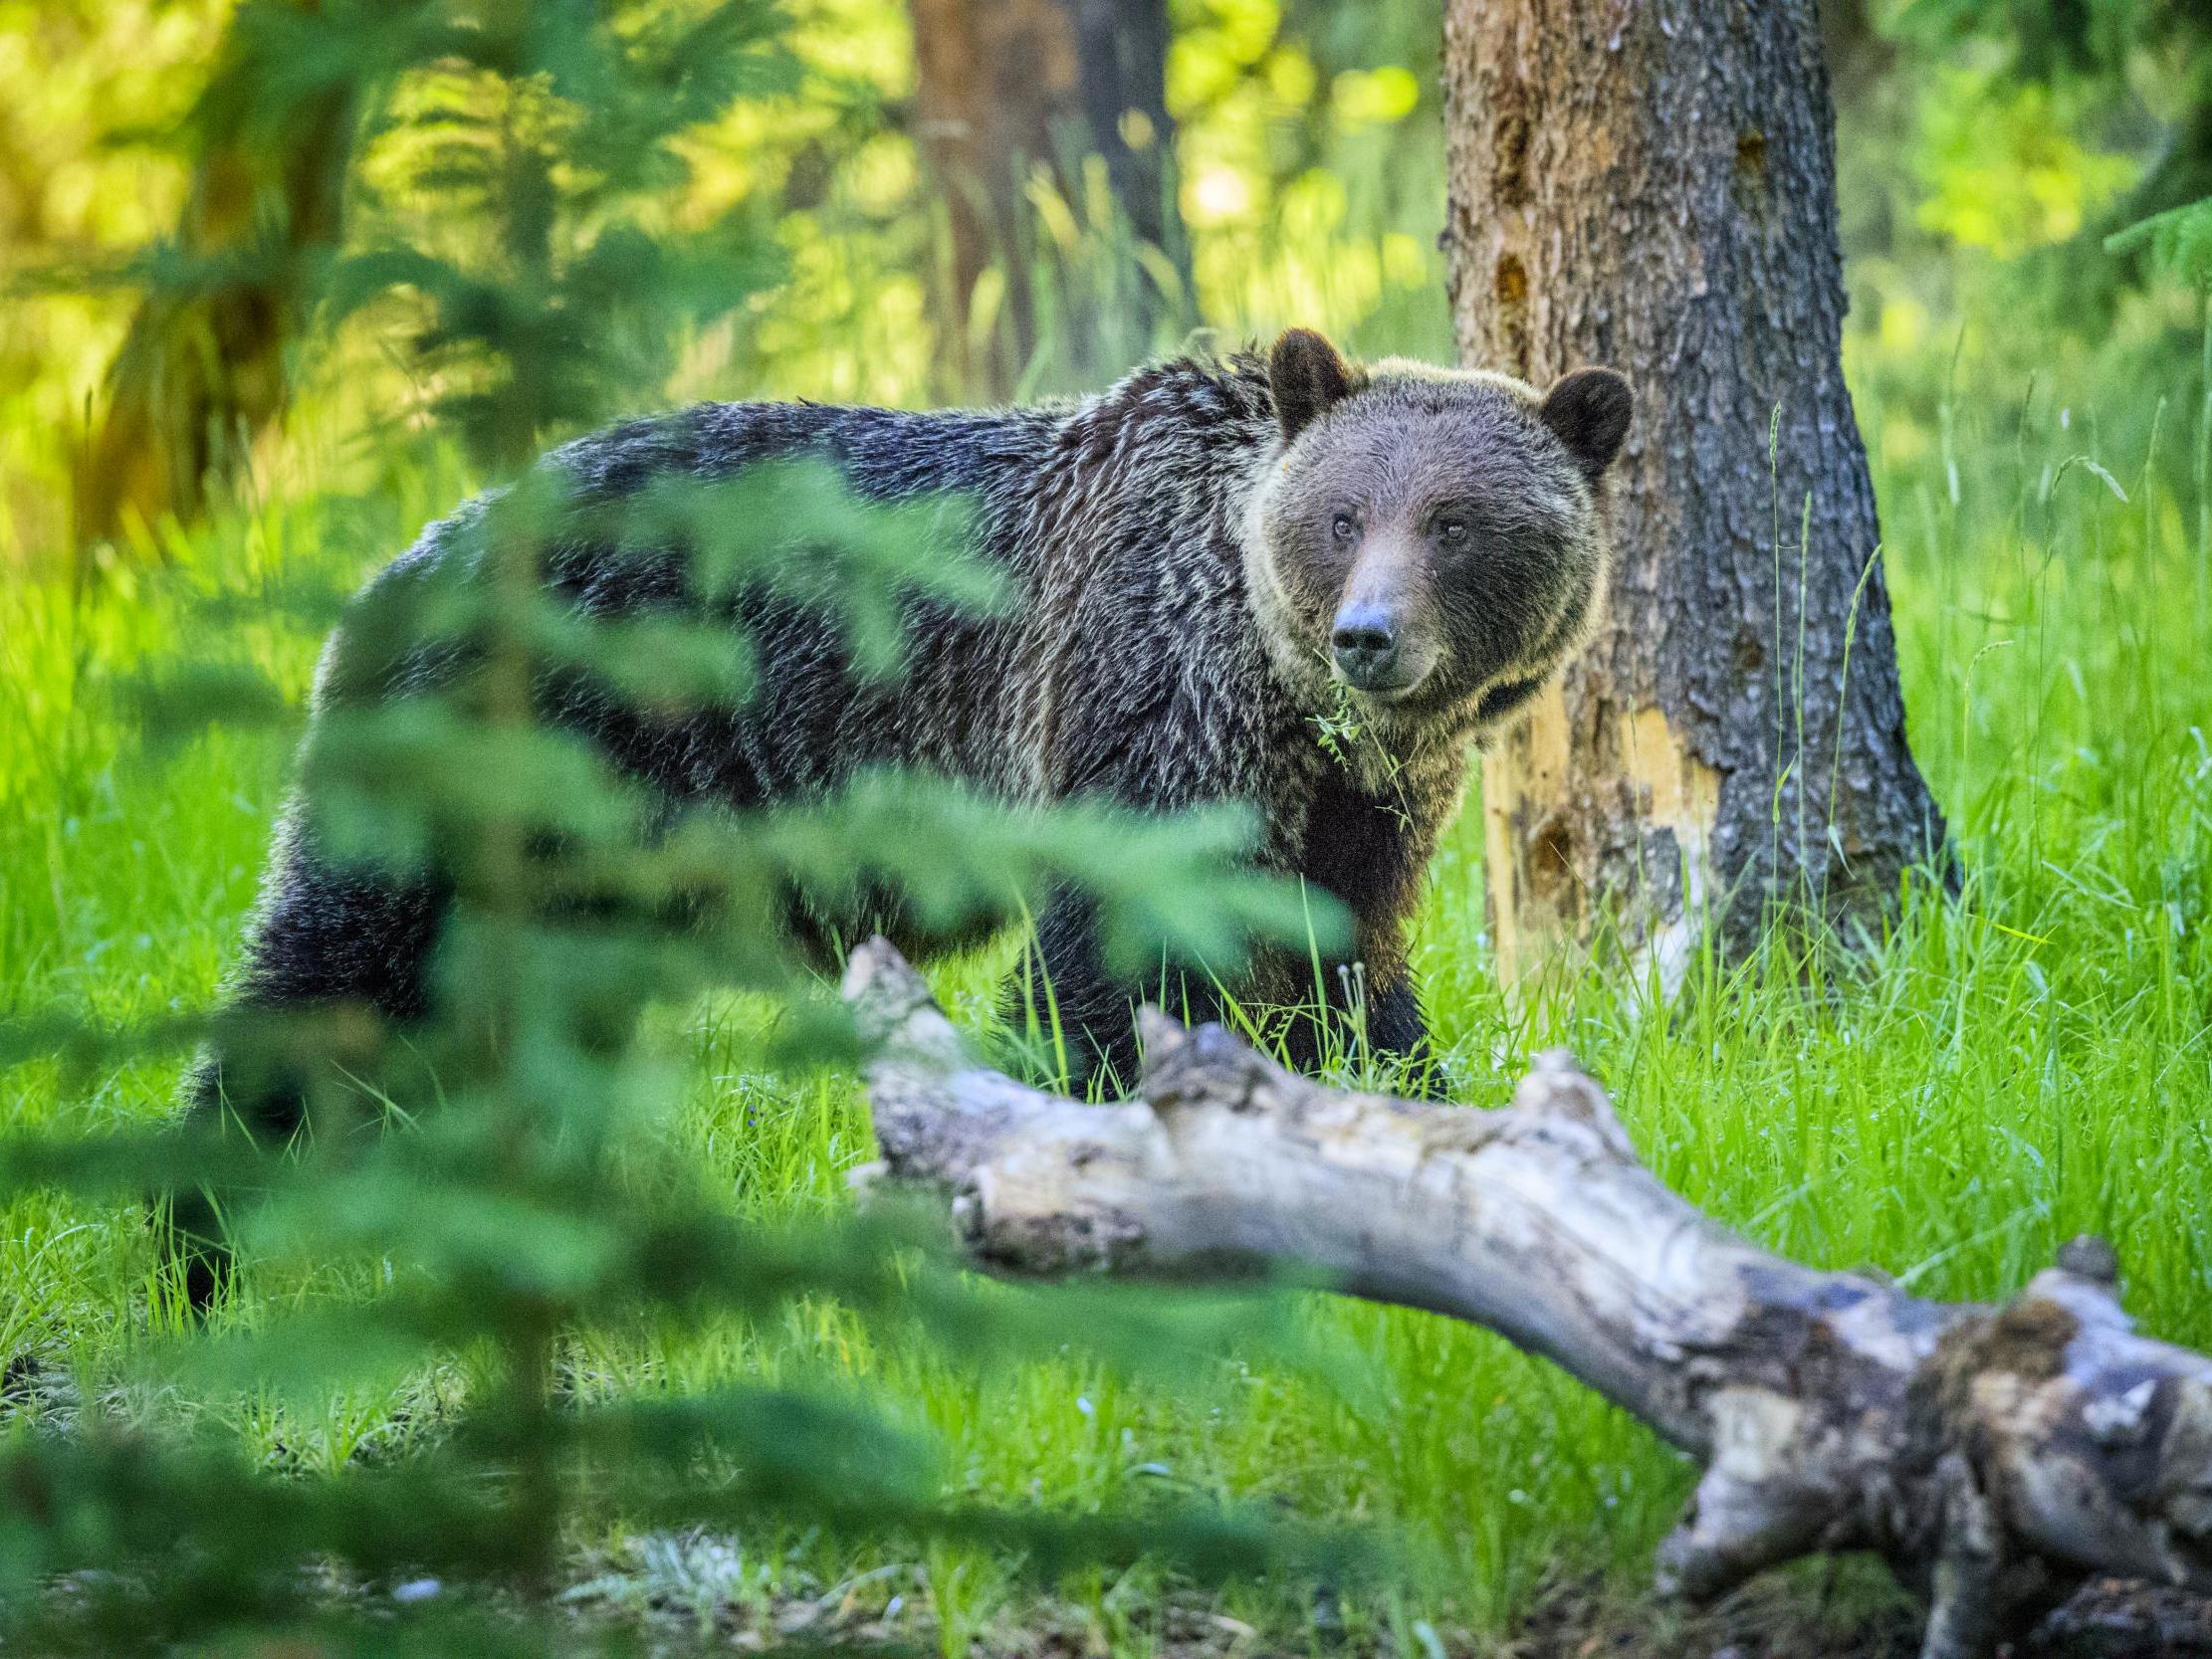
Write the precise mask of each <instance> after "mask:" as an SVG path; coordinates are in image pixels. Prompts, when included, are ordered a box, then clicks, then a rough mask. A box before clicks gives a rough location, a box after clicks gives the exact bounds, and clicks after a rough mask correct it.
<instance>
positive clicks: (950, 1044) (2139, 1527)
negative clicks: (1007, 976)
mask: <svg viewBox="0 0 2212 1659" xmlns="http://www.w3.org/2000/svg"><path fill="white" fill-rule="evenodd" d="M845 994H846V996H847V998H848V999H849V1000H850V1001H851V1002H852V1003H853V1004H854V1006H855V1008H856V1010H857V1012H858V1014H859V1017H860V1020H861V1024H862V1026H863V1030H864V1032H865V1033H866V1034H867V1035H868V1036H869V1037H870V1038H872V1039H874V1040H875V1041H877V1042H878V1043H880V1045H881V1047H880V1050H879V1052H878V1056H877V1058H876V1060H875V1061H874V1063H873V1064H872V1065H871V1067H870V1068H869V1074H868V1082H869V1092H870V1095H871V1098H872V1101H873V1105H874V1112H875V1124H876V1134H877V1137H878V1139H879V1141H881V1143H882V1149H883V1154H884V1163H883V1165H881V1166H879V1172H880V1173H882V1174H885V1175H888V1177H890V1178H893V1179H897V1180H901V1181H915V1182H930V1183H937V1184H940V1185H942V1186H944V1187H946V1188H948V1189H949V1190H950V1192H951V1194H952V1197H953V1211H954V1216H955V1218H956V1222H957V1225H958V1227H959V1229H960V1232H961V1235H962V1238H963V1240H964V1242H965V1244H966V1245H967V1247H968V1248H969V1250H970V1251H972V1252H973V1254H974V1255H975V1256H976V1257H978V1258H979V1259H980V1260H982V1261H984V1262H987V1263H989V1264H991V1265H993V1266H995V1267H998V1268H1001V1269H1006V1270H1012V1271H1020V1272H1027V1273H1040V1274H1065V1273H1071V1272H1078V1271H1104V1272H1113V1273H1167V1272H1171V1271H1172V1272H1176V1273H1179V1274H1182V1275H1185V1276H1189V1275H1192V1274H1201V1275H1209V1276H1215V1275H1226V1274H1230V1273H1236V1272H1242V1271H1250V1270H1253V1269H1256V1268H1260V1267H1264V1266H1266V1265H1268V1264H1271V1263H1299V1264H1303V1265H1305V1266H1308V1267H1310V1268H1314V1269H1318V1270H1320V1271H1321V1272H1323V1273H1325V1274H1327V1275H1329V1276H1330V1277H1331V1278H1332V1280H1333V1282H1334V1283H1335V1285H1336V1287H1337V1288H1338V1289H1340V1290H1342V1291H1344V1292H1345V1293H1347V1294H1349V1295H1353V1296H1359V1297H1364V1298H1367V1299H1369V1300H1371V1301H1377V1302H1386V1303H1395V1304H1399V1305H1403V1306H1407V1307H1414V1308H1424V1309H1429V1310H1432V1311H1434V1312H1436V1313H1439V1314H1444V1315H1448V1316H1450V1317H1452V1318H1455V1319H1461V1320H1466V1321H1469V1322H1471V1323H1474V1324H1476V1325H1481V1326H1484V1327H1486V1328H1488V1329H1490V1330H1492V1331H1495V1332H1498V1333H1499V1334H1500V1335H1502V1336H1504V1337H1506V1338H1507V1339H1508V1340H1510V1341H1511V1342H1513V1343H1515V1344H1517V1345H1518V1346H1520V1347H1521V1348H1526V1349H1528V1350H1530V1351H1531V1352H1535V1353H1539V1354H1542V1355H1544V1356H1546V1357H1547V1358H1550V1359H1552V1360H1554V1361H1555V1362H1557V1363H1558V1364H1559V1365H1561V1366H1562V1367H1564V1368H1565V1369H1566V1370H1568V1371H1569V1372H1571V1373H1572V1374H1573V1375H1575V1376H1576V1377H1578V1378H1580V1379H1581V1380H1582V1381H1584V1382H1586V1383H1588V1384H1589V1385H1590V1386H1592V1387H1594V1388H1596V1389H1598V1390H1599V1391H1600V1392H1602V1393H1604V1394H1605V1395H1606V1396H1607V1397H1608V1398H1609V1399H1612V1400H1613V1401H1615V1402H1616V1403H1618V1404H1620V1405H1621V1406H1623V1407H1624V1408H1626V1409H1627V1410H1629V1411H1631V1412H1634V1413H1635V1414H1636V1415H1637V1416H1638V1417H1639V1418H1641V1419H1642V1420H1643V1421H1645V1422H1646V1423H1648V1424H1650V1425H1651V1426H1652V1427H1653V1428H1655V1429H1656V1430H1658V1431H1659V1433H1660V1434H1662V1435H1664V1436H1665V1437H1666V1438H1667V1439H1668V1440H1670V1441H1672V1442H1673V1443H1674V1444H1675V1445H1677V1446H1680V1447H1681V1448H1683V1449H1684V1450H1685V1451H1687V1452H1689V1453H1690V1454H1692V1455H1693V1456H1695V1457H1697V1458H1698V1459H1700V1460H1701V1461H1702V1462H1703V1463H1704V1465H1705V1473H1704V1476H1703V1478H1702V1480H1701V1481H1700V1483H1699V1485H1698V1487H1697V1491H1696V1494H1695V1496H1694V1498H1693V1499H1692V1501H1691V1503H1690V1506H1689V1510H1688V1513H1687V1514H1686V1515H1685V1516H1684V1517H1683V1519H1682V1521H1681V1523H1680V1525H1679V1526H1678V1527H1677V1528H1676V1529H1675V1531H1674V1532H1673V1534H1672V1535H1671V1536H1670V1537H1669V1538H1668V1539H1667V1540H1666V1542H1665V1543H1664V1545H1663V1546H1662V1547H1661V1550H1660V1556H1659V1577H1660V1581H1661V1586H1662V1588H1665V1589H1667V1590H1669V1591H1673V1592H1678V1593H1681V1594H1684V1595H1687V1596H1690V1597H1693V1598H1697V1599H1704V1598H1709V1597H1712V1596H1716V1595H1719V1594H1721V1593H1723V1592H1725V1591H1727V1590H1728V1589H1730V1588H1732V1587H1734V1586H1735V1585H1737V1584H1738V1583H1740V1582H1742V1581H1743V1580H1744V1579H1745V1578H1747V1577H1749V1576H1750V1575H1751V1574H1753V1573H1756V1572H1758V1571H1760V1570H1761V1569H1763V1568H1765V1567H1769V1566H1773V1565H1776V1564H1778V1563H1780V1562H1783V1561H1786V1560H1789V1559H1792V1558H1794V1557H1796V1556H1800V1555H1809V1554H1813V1553H1816V1552H1835V1551H1845V1550H1869V1551H1873V1552H1875V1553H1876V1554H1878V1555H1880V1556H1882V1558H1883V1559H1885V1560H1886V1561H1887V1562H1888V1563H1889V1564H1890V1566H1891V1567H1892V1568H1893V1569H1894V1570H1895V1571H1896V1572H1897V1573H1898V1574H1899V1576H1900V1577H1903V1578H1905V1579H1906V1580H1907V1581H1909V1582H1911V1583H1913V1584H1914V1585H1915V1586H1917V1587H1918V1588H1920V1589H1922V1590H1923V1591H1925V1592H1926V1593H1927V1595H1928V1596H1929V1598H1930V1602H1931V1607H1930V1613H1929V1618H1928V1625H1927V1634H1926V1640H1925V1645H1924V1647H1923V1650H1922V1651H1923V1653H1924V1654H1925V1655H1927V1656H1929V1659H1966V1656H1969V1655H1978V1654H1985V1653H1989V1652H1991V1651H1993V1650H1994V1649H1995V1648H1996V1647H1997V1645H1998V1644H1999V1643H2000V1642H2002V1641H2004V1640H2006V1639H2008V1638H2010V1637H2012V1636H2014V1635H2016V1634H2019V1633H2022V1632H2024V1631H2025V1630H2027V1629H2028V1628H2029V1627H2030V1626H2032V1625H2033V1623H2034V1622H2035V1621H2036V1620H2037V1619H2038V1618H2040V1617H2041V1616H2042V1615H2043V1614H2044V1613H2046V1612H2047V1611H2049V1610H2050V1609H2051V1608H2052V1607H2054V1606H2055V1605H2057V1604H2058V1602H2059V1601H2061V1600H2062V1599H2064V1598H2065V1597H2066V1596H2067V1595H2068V1594H2069V1593H2070V1592H2071V1591H2072V1590H2073V1589H2074V1588H2076V1587H2077V1586H2078V1585H2079V1584H2080V1583H2081V1582H2082V1580H2083V1579H2084V1578H2085V1577H2087V1576H2088V1575H2090V1574H2092V1573H2097V1572H2102V1573H2114V1574H2122V1575H2126V1576H2130V1577H2142V1578H2148V1579H2153V1580H2157V1581H2160V1582H2164V1583H2168V1584H2177V1585H2184V1586H2189V1587H2191V1588H2205V1587H2212V1360H2207V1359H2206V1358H2204V1357H2202V1356H2200V1355H2198V1354H2195V1353H2192V1352H2189V1351H2187V1350H2185V1349H2182V1348H2174V1347H2171V1346H2168V1345H2167V1344H2164V1343H2158V1342H2154V1341H2151V1340H2149V1339H2147V1338H2143V1337H2138V1336H2136V1335H2135V1334H2134V1333H2133V1331H2132V1330H2131V1328H2130V1325H2129V1322H2128V1320H2127V1318H2126V1316H2125V1315H2124V1314H2122V1313H2121V1311H2120V1307H2119V1302H2118V1296H2117V1273H2116V1268H2115V1264H2114V1263H2113V1260H2112V1256H2111V1252H2110V1250H2109V1249H2108V1248H2107V1247H2106V1246H2104V1245H2103V1244H2102V1243H2101V1241H2098V1240H2095V1239H2087V1238H2085V1239H2078V1240H2076V1241H2075V1242H2074V1243H2073V1244H2071V1245H2069V1246H2067V1248H2066V1249H2065V1250H2064V1251H2062V1252H2061V1253H2060V1259H2059V1263H2058V1265H2057V1266H2055V1267H2053V1268H2051V1269H2049V1270H2047V1271H2046V1272H2044V1273H2042V1274H2039V1275H2038V1276H2037V1277H2036V1278H2035V1280H2034V1281H2033V1282H2032V1283H2030V1284H2029V1286H2028V1287H2027V1289H2026V1290H2025V1291H2023V1292H2022V1293H2021V1294H2020V1295H2019V1296H2018V1297H2017V1298H2015V1299H2014V1300H2013V1301H2011V1302H2009V1303H2005V1304H2003V1305H2000V1306H1983V1305H1978V1304H1970V1303H1935V1302H1927V1301H1922V1300H1920V1299H1918V1298H1915V1297H1911V1296H1907V1295H1905V1294H1904V1293H1903V1292H1902V1291H1899V1290H1897V1289H1895V1288H1893V1287H1891V1286H1889V1285H1886V1284H1883V1283H1880V1282H1879V1281H1877V1280H1875V1279H1872V1278H1867V1277H1862V1276H1859V1275H1853V1274H1845V1273H1824V1272H1817V1271H1815V1270H1813V1269H1811V1268H1806V1267H1801V1266H1799V1265H1798V1264H1796V1263H1794V1262H1790V1261H1786V1260H1784V1259H1782V1258H1780V1257H1776V1256H1773V1255H1770V1254H1768V1253H1767V1252H1765V1251H1763V1250H1760V1249H1758V1248H1757V1247H1756V1246H1754V1245H1752V1244H1750V1243H1748V1242H1746V1241H1745V1240H1743V1239H1741V1238H1738V1237H1736V1236H1735V1235H1734V1234H1732V1233H1730V1232H1728V1231H1727V1230H1726V1229H1725V1228H1723V1227H1721V1226H1720V1225H1718V1224H1717V1223H1716V1222H1714V1221H1712V1220H1711V1219H1709V1218H1708V1217H1706V1216H1705V1215H1703V1214H1701V1213H1700V1212H1699V1211H1697V1210H1696V1209H1693V1208H1692V1207H1691V1206H1690V1205H1689V1204H1687V1203H1685V1202H1684V1201H1683V1200H1682V1199H1680V1198H1679V1197H1677V1196H1675V1195H1674V1194H1673V1193H1672V1192H1670V1191H1668V1190H1667V1189H1666V1188H1665V1187H1664V1186H1662V1185H1660V1183H1659V1181H1658V1180H1657V1179H1656V1178H1654V1176H1653V1175H1652V1174H1651V1172H1650V1171H1649V1170H1647V1169H1646V1168H1645V1167H1644V1166H1643V1164H1642V1163H1641V1162H1639V1161H1638V1159H1637V1156H1636V1152H1635V1148H1634V1147H1633V1146H1632V1145H1631V1144H1630V1142H1629V1138H1628V1136H1627V1133H1626V1132H1625V1131H1624V1129H1623V1128H1622V1125H1621V1121H1620V1119H1619V1118H1618V1117H1617V1116H1616V1115H1615V1113H1614V1110H1613V1107H1612V1104H1611V1102H1610V1101H1608V1100H1607V1098H1606V1095H1605V1093H1604V1091H1603V1090H1601V1089H1600V1088H1599V1087H1598V1086H1597V1084H1596V1083H1594V1082H1593V1081H1591V1079H1590V1078H1589V1077H1588V1076H1586V1075H1585V1074H1584V1073H1583V1072H1582V1071H1581V1069H1580V1068H1579V1067H1577V1066H1576V1065H1575V1063H1574V1062H1573V1061H1572V1060H1571V1059H1569V1058H1568V1057H1567V1056H1566V1055H1565V1054H1563V1053H1553V1054H1550V1055H1547V1056H1545V1057H1544V1058H1543V1059H1542V1060H1540V1061H1539V1062H1538V1063H1537V1067H1536V1069H1535V1070H1534V1071H1533V1072H1531V1073H1530V1074H1529V1076H1528V1077H1527V1078H1526V1079H1525V1080H1524V1081H1523V1082H1522V1083H1521V1085H1520V1087H1519V1089H1518V1090H1517V1091H1516V1092H1515V1094H1514V1098H1513V1102H1512V1104H1511V1105H1510V1106H1509V1107H1506V1108H1503V1109H1501V1110H1497V1111H1491V1112H1478V1111H1467V1110H1464V1109H1461V1108H1455V1107H1448V1106H1431V1105H1415V1104H1412V1103H1409V1102H1406V1101H1401V1100H1395V1099H1392V1098H1389V1097H1386V1096H1379V1095H1360V1094H1352V1093H1348V1092H1346V1091H1342V1090H1337V1089H1330V1088H1326V1087H1323V1086H1322V1085H1320V1084H1317V1083H1312V1082H1309V1081H1307V1080H1305V1079H1303V1078H1299V1077H1296V1076H1293V1075H1291V1074H1289V1073H1287V1072H1285V1071H1283V1070H1282V1069H1281V1068H1280V1067H1278V1066H1276V1065H1274V1064H1273V1063H1272V1062H1270V1061H1268V1060H1267V1059H1265V1058H1264V1057H1262V1056H1261V1055H1259V1054H1257V1053H1255V1052H1254V1051H1253V1050H1252V1049H1250V1048H1249V1047H1247V1046H1245V1045H1244V1044H1243V1043H1241V1042H1239V1041H1238V1040H1236V1039H1235V1038H1233V1037H1231V1036H1230V1035H1228V1034H1227V1033H1226V1032H1224V1031H1222V1030H1221V1029H1219V1028H1218V1027H1214V1026H1208V1027H1205V1028H1203V1029H1201V1030H1199V1031H1197V1032H1188V1031H1185V1030H1184V1029H1182V1028H1181V1027H1179V1026H1177V1025H1175V1024H1174V1023H1173V1022H1171V1021H1170V1020H1168V1019H1167V1018H1166V1017H1165V1016H1163V1015H1160V1014H1158V1013H1156V1012H1153V1011H1151V1010H1147V1012H1146V1014H1145V1016H1144V1022H1145V1069H1144V1074H1143V1078H1142V1081H1141V1083H1140V1086H1139V1090H1138V1092H1137V1094H1136V1095H1134V1096H1132V1097H1131V1098H1130V1099H1128V1100H1126V1101H1123V1102H1121V1103H1119V1104H1116V1105H1111V1106H1102V1107H1093V1106H1084V1105H1080V1104H1078V1103H1075V1102H1072V1101H1068V1100H1065V1099H1062V1098H1059V1097H1057V1096H1053V1095H1049V1094H1045V1093H1043V1092H1041V1091H1038V1090H1035V1089H1031V1088H1028V1087H1026V1086H1024V1085H1022V1084H1020V1083H1017V1082H1015V1081H1014V1080H1012V1079H1010V1078H1007V1077H1005V1076H1002V1075H1000V1074H998V1073H996V1072H991V1071H986V1070H982V1069H979V1068H977V1067H976V1066H975V1065H974V1064H973V1062H972V1061H970V1060H969V1058H968V1057H967V1055H966V1054H965V1052H964V1050H963V1047H962V1043H961V1039H960V1037H959V1035H958V1034H957V1033H956V1032H955V1030H954V1028H953V1026H952V1025H951V1023H950V1022H949V1021H948V1020H947V1019H946V1017H945V1015H944V1014H943V1013H942V1012H941V1011H940V1010H939V1008H938V1007H937V1005H936V1004H935V1003H934V1002H933V1001H932V1000H931V998H930V995H929V991H928V988H927V987H926V986H925V985H924V983H923V982H922V980H921V978H920V976H919V975H917V974H916V973H915V972H914V970H913V969H912V968H910V967H909V966H908V965H907V964H906V963H905V962H904V961H903V960H902V959H901V958H900V957H899V955H898V953H897V952H896V951H894V950H893V949H892V948H891V947H890V946H889V945H888V944H886V943H884V942H883V941H881V940H880V939H879V940H876V941H873V942H871V943H870V944H868V945H866V946H864V947H862V948H861V949H860V950H859V951H858V952H856V953H855V955H854V956H853V959H852V963H851V966H850V968H849V970H848V972H847V975H846V980H845Z"/></svg>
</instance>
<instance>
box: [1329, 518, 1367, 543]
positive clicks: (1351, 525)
mask: <svg viewBox="0 0 2212 1659" xmlns="http://www.w3.org/2000/svg"><path fill="white" fill-rule="evenodd" d="M1329 530H1330V533H1331V534H1333V535H1334V536H1335V537H1336V538H1337V539H1338V540H1339V541H1350V540H1351V539H1352V537H1354V536H1355V535H1357V534H1359V533H1360V526H1359V523H1358V521H1357V520H1355V519H1354V518H1353V517H1352V516H1351V515H1350V514H1349V513H1339V514H1338V515H1337V516H1336V522H1334V523H1333V524H1331V525H1330V526H1329Z"/></svg>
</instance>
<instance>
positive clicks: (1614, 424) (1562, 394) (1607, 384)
mask: <svg viewBox="0 0 2212 1659" xmlns="http://www.w3.org/2000/svg"><path fill="white" fill-rule="evenodd" d="M1635 405H1636V398H1635V395H1634V394H1633V393H1632V392H1631V391H1630V389H1629V377H1628V376H1627V375H1625V374H1623V373H1622V372H1621V371H1620V370H1619V369H1615V368H1578V369H1576V370H1575V371H1574V372H1573V373H1572V374H1564V375H1561V376H1560V377H1559V379H1557V380H1555V381H1554V382H1553V383H1552V389H1551V390H1550V391H1548V392H1546V393H1545V394H1544V401H1543V402H1542V403H1540V404H1538V405H1537V408H1536V417H1537V419H1539V420H1541V421H1542V422H1543V423H1544V424H1545V425H1546V426H1548V427H1550V428H1551V429H1552V434H1553V436H1554V437H1556V438H1558V440H1559V441H1560V442H1561V443H1563V444H1565V445H1566V446H1567V453H1568V454H1569V455H1572V456H1573V457H1574V458H1575V460H1576V462H1577V463H1578V464H1579V465H1580V466H1581V468H1582V474H1583V477H1585V478H1587V479H1588V480H1589V481H1590V482H1591V483H1592V484H1595V483H1597V482H1598V480H1599V479H1601V478H1603V477H1604V476H1605V470H1606V469H1607V468H1608V467H1610V466H1612V465H1613V458H1614V457H1615V456H1617V455H1619V454H1620V453H1621V440H1622V439H1624V438H1626V437H1627V436H1628V435H1629V416H1630V414H1631V412H1632V411H1633V410H1634V408H1635Z"/></svg>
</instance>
